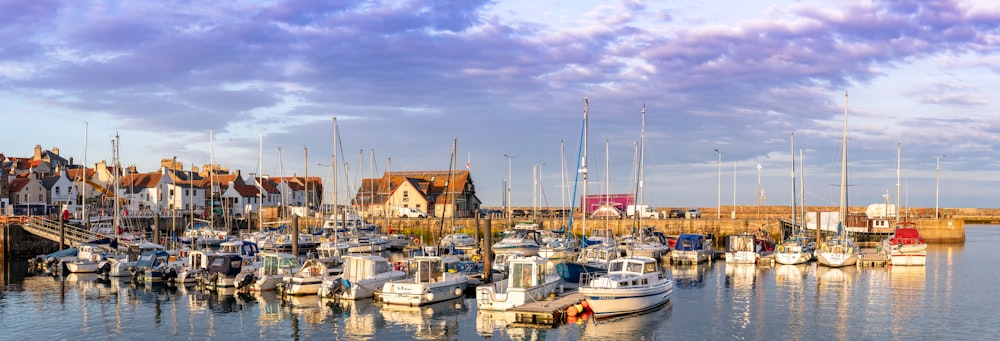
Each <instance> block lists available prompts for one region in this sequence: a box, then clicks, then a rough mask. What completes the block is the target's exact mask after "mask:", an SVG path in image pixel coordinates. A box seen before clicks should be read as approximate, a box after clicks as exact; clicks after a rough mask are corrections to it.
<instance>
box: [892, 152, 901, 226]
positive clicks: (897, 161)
mask: <svg viewBox="0 0 1000 341" xmlns="http://www.w3.org/2000/svg"><path fill="white" fill-rule="evenodd" d="M901 148H902V147H901V146H900V143H899V142H896V207H895V208H894V209H893V210H894V211H896V212H895V215H896V225H899V158H900V149H901Z"/></svg>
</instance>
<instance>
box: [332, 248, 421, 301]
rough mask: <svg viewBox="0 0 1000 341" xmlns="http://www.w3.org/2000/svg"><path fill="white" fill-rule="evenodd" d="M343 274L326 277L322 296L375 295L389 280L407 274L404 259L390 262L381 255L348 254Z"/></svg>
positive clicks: (345, 258)
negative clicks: (397, 262)
mask: <svg viewBox="0 0 1000 341" xmlns="http://www.w3.org/2000/svg"><path fill="white" fill-rule="evenodd" d="M343 261H344V268H343V273H341V275H340V276H328V277H325V278H324V279H323V281H322V283H321V285H320V287H319V292H318V294H319V296H320V297H322V298H340V299H348V300H357V299H362V298H369V297H373V296H374V295H375V291H377V290H380V289H382V288H383V286H384V285H385V284H386V282H389V281H396V280H401V279H403V278H405V277H406V272H405V271H404V270H405V269H404V266H403V265H402V263H399V264H390V263H389V260H387V259H386V258H385V257H382V256H374V255H349V256H344V257H343Z"/></svg>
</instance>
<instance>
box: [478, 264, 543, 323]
mask: <svg viewBox="0 0 1000 341" xmlns="http://www.w3.org/2000/svg"><path fill="white" fill-rule="evenodd" d="M546 263H548V260H546V259H545V258H541V257H538V256H532V257H526V258H518V259H512V260H510V262H509V263H508V264H507V266H508V270H507V280H505V281H500V282H493V283H490V284H484V285H481V286H479V287H477V288H476V305H477V306H478V307H479V310H500V311H506V310H507V309H510V308H513V307H517V306H520V305H524V304H526V303H529V302H533V301H538V300H542V299H544V298H545V297H548V296H549V295H550V294H553V293H555V292H556V291H557V290H558V289H559V283H561V282H562V279H561V278H559V276H558V275H556V274H554V273H552V272H550V271H547V270H546V266H545V264H546Z"/></svg>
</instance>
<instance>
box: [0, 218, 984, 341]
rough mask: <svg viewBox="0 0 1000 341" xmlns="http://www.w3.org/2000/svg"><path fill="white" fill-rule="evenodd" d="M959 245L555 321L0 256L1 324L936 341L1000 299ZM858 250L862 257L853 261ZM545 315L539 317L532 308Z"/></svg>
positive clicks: (92, 333)
mask: <svg viewBox="0 0 1000 341" xmlns="http://www.w3.org/2000/svg"><path fill="white" fill-rule="evenodd" d="M967 233H968V234H969V238H968V241H967V242H966V243H964V244H930V245H929V246H928V247H927V254H926V265H925V266H879V267H868V266H852V267H843V268H827V267H823V266H818V265H817V264H816V262H810V263H807V264H800V265H780V264H779V265H773V266H769V265H764V264H757V265H754V264H727V263H726V262H725V261H724V260H717V261H715V262H712V263H702V264H698V265H686V264H685V265H681V264H678V265H667V264H662V265H661V269H662V271H663V273H664V274H665V275H666V276H668V277H670V278H672V279H674V280H675V281H676V287H675V289H674V291H673V294H672V297H671V299H670V301H669V302H668V303H667V304H665V305H662V306H660V307H656V308H654V309H652V310H650V311H648V312H645V313H641V314H632V315H626V316H621V317H614V318H608V319H596V320H595V319H594V318H593V316H588V315H587V314H583V315H580V316H577V317H574V318H570V317H560V316H557V315H558V314H562V312H561V311H563V309H566V308H568V307H570V306H573V305H576V304H577V303H579V302H580V301H581V295H579V294H578V293H575V292H573V291H567V293H565V294H562V295H559V296H557V298H556V299H554V300H542V301H539V302H533V303H529V304H525V305H523V306H520V307H517V308H512V309H510V310H509V311H506V312H487V311H479V310H478V309H476V299H475V296H474V293H473V292H471V291H466V293H465V294H464V295H463V296H462V297H460V298H457V299H453V300H446V301H441V302H437V303H432V304H428V305H422V306H417V307H408V306H393V305H387V304H384V303H379V302H376V301H374V300H372V299H361V300H321V299H318V298H317V297H306V296H294V297H291V296H290V297H284V298H283V297H282V296H281V295H280V294H279V293H277V292H275V291H269V292H253V293H239V292H238V291H237V290H236V289H235V288H228V289H219V290H203V289H199V288H198V287H197V286H183V285H165V284H160V283H152V284H148V283H136V282H133V281H132V280H131V279H129V278H128V277H124V278H116V277H110V278H105V277H102V276H99V275H97V274H72V273H71V274H65V275H58V276H54V275H48V274H40V275H33V276H32V275H28V274H27V263H26V260H25V259H5V260H4V262H3V268H2V270H3V271H2V277H0V281H2V284H3V286H2V288H3V292H2V295H0V324H2V325H3V326H5V332H6V333H7V334H5V335H7V336H10V337H11V338H24V337H31V336H33V335H39V334H38V333H39V331H40V330H44V331H45V336H46V337H49V338H53V339H63V338H65V339H72V338H79V337H80V336H81V333H82V335H86V336H87V337H88V338H90V337H97V338H144V337H152V338H185V339H192V338H193V339H204V338H213V339H236V338H250V339H300V340H310V339H345V340H347V339H351V340H356V339H368V340H390V339H413V338H421V339H432V340H476V339H485V338H490V339H500V340H518V339H525V338H538V339H556V340H578V339H594V338H608V337H615V338H630V339H657V340H661V339H666V340H670V339H678V340H686V339H699V338H700V339H732V338H748V339H764V338H780V337H788V336H789V335H791V336H792V338H799V339H803V338H808V337H810V335H823V336H824V337H820V338H821V339H822V338H827V339H839V340H849V339H899V338H918V339H943V338H959V339H971V338H977V339H979V338H989V337H991V336H992V337H996V336H997V335H1000V329H996V328H995V327H993V326H990V325H988V324H982V323H979V322H978V321H979V320H980V318H981V317H982V316H984V314H988V311H989V309H991V308H990V307H992V306H996V304H998V303H1000V301H998V299H997V298H995V296H994V295H992V294H991V292H992V283H996V282H997V281H1000V266H998V265H996V264H995V263H993V262H981V261H976V260H981V259H989V258H992V257H996V256H997V252H998V251H996V249H995V247H994V245H996V244H997V243H1000V226H998V225H972V226H969V227H968V228H967ZM862 259H864V258H862ZM546 314H548V315H547V316H553V317H552V320H553V321H556V320H559V321H558V322H551V323H550V322H548V321H546V320H545V316H546Z"/></svg>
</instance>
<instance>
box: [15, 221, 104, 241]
mask: <svg viewBox="0 0 1000 341" xmlns="http://www.w3.org/2000/svg"><path fill="white" fill-rule="evenodd" d="M21 226H22V227H23V228H24V231H26V232H28V233H31V234H33V235H36V236H39V237H42V238H45V239H48V240H51V241H54V242H56V243H58V242H59V222H57V221H54V220H50V219H46V218H42V217H31V218H28V219H27V221H25V222H24V224H22V225H21ZM63 232H64V234H63V235H64V237H65V242H66V244H67V245H68V246H69V247H77V246H78V245H80V244H83V243H86V242H89V241H93V240H97V239H99V238H100V237H99V236H98V235H97V234H95V233H93V232H90V230H87V229H84V228H81V227H77V226H75V225H70V224H63Z"/></svg>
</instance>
